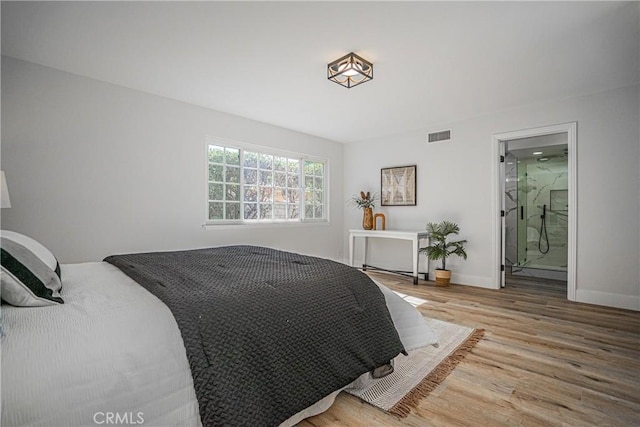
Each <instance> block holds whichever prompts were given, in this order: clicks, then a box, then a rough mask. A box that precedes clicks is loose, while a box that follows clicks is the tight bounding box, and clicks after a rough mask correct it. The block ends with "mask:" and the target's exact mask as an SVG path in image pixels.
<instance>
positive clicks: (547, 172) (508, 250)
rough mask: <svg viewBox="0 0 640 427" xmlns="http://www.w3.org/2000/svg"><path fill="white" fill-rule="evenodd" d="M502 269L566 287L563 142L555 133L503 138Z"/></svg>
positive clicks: (565, 150) (564, 138)
mask: <svg viewBox="0 0 640 427" xmlns="http://www.w3.org/2000/svg"><path fill="white" fill-rule="evenodd" d="M504 182H505V186H504V190H505V267H506V272H507V279H506V285H508V284H509V275H510V276H512V277H516V276H521V277H522V276H524V277H527V278H536V279H539V280H540V281H549V282H551V281H553V282H554V283H557V284H562V282H564V284H565V285H566V281H567V253H568V251H567V249H568V248H567V242H568V230H569V227H568V225H569V224H568V207H569V205H568V200H569V194H568V145H567V134H566V133H559V134H552V135H544V136H538V137H531V138H522V139H515V140H510V141H506V142H505V181H504Z"/></svg>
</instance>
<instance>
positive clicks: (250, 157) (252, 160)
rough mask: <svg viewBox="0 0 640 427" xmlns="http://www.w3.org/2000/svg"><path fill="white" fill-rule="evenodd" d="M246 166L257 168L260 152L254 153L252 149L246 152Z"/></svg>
mask: <svg viewBox="0 0 640 427" xmlns="http://www.w3.org/2000/svg"><path fill="white" fill-rule="evenodd" d="M244 166H245V167H248V168H257V167H258V153H253V152H251V151H245V152H244Z"/></svg>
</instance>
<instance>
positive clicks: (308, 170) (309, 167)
mask: <svg viewBox="0 0 640 427" xmlns="http://www.w3.org/2000/svg"><path fill="white" fill-rule="evenodd" d="M313 169H314V168H313V162H309V161H305V162H304V174H305V175H313Z"/></svg>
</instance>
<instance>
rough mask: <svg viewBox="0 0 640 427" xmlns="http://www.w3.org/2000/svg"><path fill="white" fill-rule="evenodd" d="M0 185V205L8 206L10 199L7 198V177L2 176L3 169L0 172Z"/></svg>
mask: <svg viewBox="0 0 640 427" xmlns="http://www.w3.org/2000/svg"><path fill="white" fill-rule="evenodd" d="M0 187H1V188H2V193H1V194H0V207H3V208H10V207H11V199H10V198H9V187H7V178H6V177H5V176H4V171H1V172H0Z"/></svg>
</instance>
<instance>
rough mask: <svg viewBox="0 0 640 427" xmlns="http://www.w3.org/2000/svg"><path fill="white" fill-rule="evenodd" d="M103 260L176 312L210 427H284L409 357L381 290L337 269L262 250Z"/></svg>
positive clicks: (249, 248) (202, 413) (312, 259)
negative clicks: (402, 354)
mask: <svg viewBox="0 0 640 427" xmlns="http://www.w3.org/2000/svg"><path fill="white" fill-rule="evenodd" d="M105 261H107V262H109V263H111V264H113V265H115V266H117V267H118V268H120V269H121V270H122V271H123V272H124V273H126V274H127V275H128V276H130V277H131V278H133V279H134V280H136V281H137V282H138V283H140V284H141V285H142V286H143V287H145V288H146V289H147V290H149V291H150V292H151V293H152V294H154V295H156V296H157V297H158V298H159V299H160V300H162V301H163V302H164V303H165V304H166V305H167V306H168V307H169V308H170V309H171V311H172V313H173V315H174V317H175V319H176V322H177V324H178V327H179V328H180V331H181V333H182V338H183V340H184V344H185V348H186V352H187V357H188V360H189V364H190V366H191V373H192V376H193V382H194V387H195V390H196V396H197V398H198V403H199V406H200V416H201V419H202V422H203V425H204V426H212V425H215V426H225V425H229V426H232V425H233V426H275V425H278V424H280V423H281V422H283V421H284V420H286V419H287V418H289V417H290V416H291V415H293V414H295V413H297V412H299V411H301V410H302V409H304V408H306V407H308V406H310V405H312V404H313V403H315V402H316V401H318V400H320V399H321V398H323V397H324V396H326V395H328V394H329V393H331V392H333V391H334V390H336V389H339V388H341V387H343V386H345V385H347V384H349V383H350V382H352V381H353V380H355V379H356V378H357V377H358V376H360V375H361V374H363V373H365V372H368V371H370V370H372V369H374V368H376V367H378V366H380V365H383V364H384V363H386V362H387V361H389V360H390V359H392V358H393V357H395V356H396V355H398V354H399V353H400V352H403V351H404V349H403V346H402V343H401V342H400V339H399V337H398V333H397V331H396V329H395V328H394V326H393V322H392V321H391V317H390V314H389V312H388V310H387V308H386V305H385V299H384V296H383V295H382V293H381V292H380V290H379V289H378V287H377V286H376V285H375V284H374V283H373V282H372V281H371V280H370V279H369V278H368V277H367V276H366V275H365V274H363V273H361V272H360V271H358V270H356V269H354V268H351V267H348V266H346V265H343V264H340V263H337V262H333V261H330V260H326V259H320V258H315V257H309V256H303V255H300V254H295V253H289V252H282V251H278V250H274V249H269V248H263V247H255V246H229V247H220V248H211V249H200V250H191V251H179V252H156V253H141V254H129V255H115V256H110V257H107V258H105ZM149 351H153V349H150V350H149Z"/></svg>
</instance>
